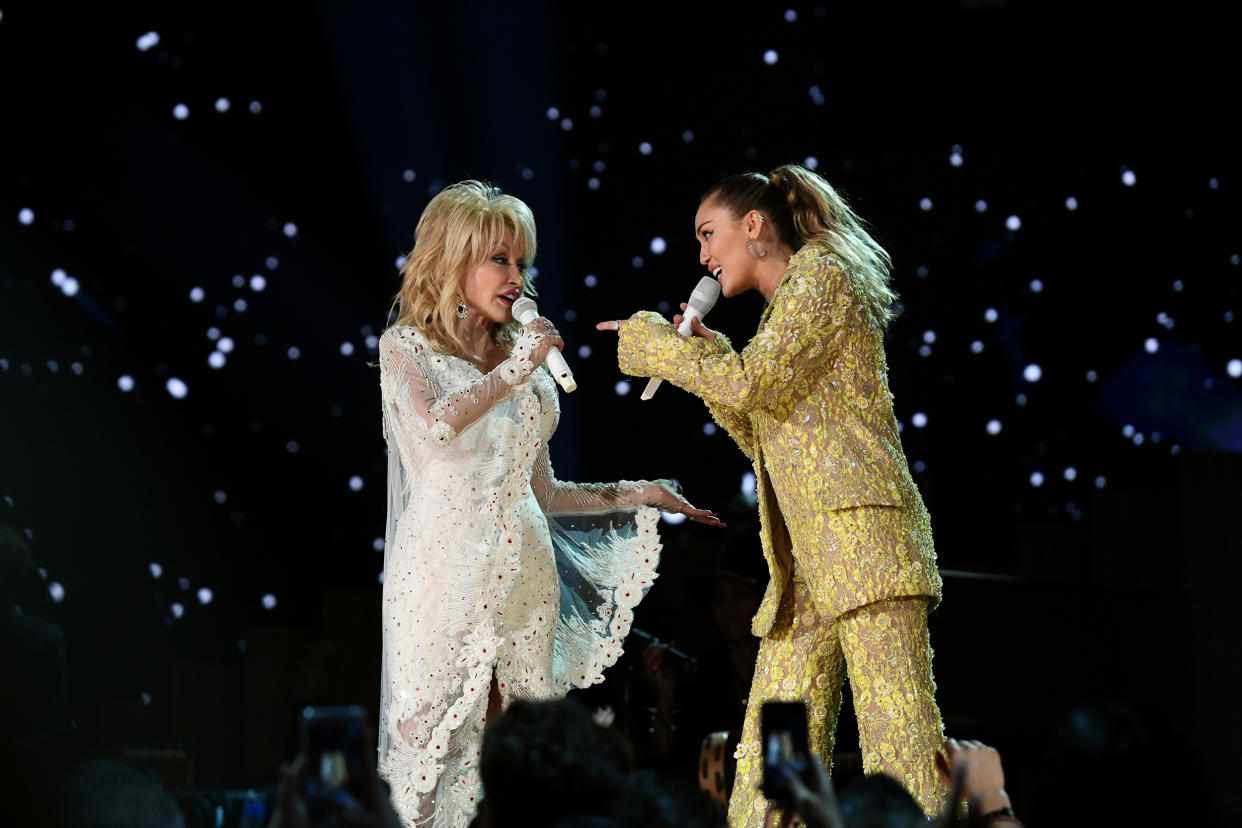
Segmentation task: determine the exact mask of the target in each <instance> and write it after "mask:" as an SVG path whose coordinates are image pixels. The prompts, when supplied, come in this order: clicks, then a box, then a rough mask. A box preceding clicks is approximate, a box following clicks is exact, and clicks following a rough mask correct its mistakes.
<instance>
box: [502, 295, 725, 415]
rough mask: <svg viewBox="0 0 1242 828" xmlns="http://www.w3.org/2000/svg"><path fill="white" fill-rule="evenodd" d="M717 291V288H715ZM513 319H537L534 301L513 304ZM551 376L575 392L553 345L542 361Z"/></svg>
mask: <svg viewBox="0 0 1242 828" xmlns="http://www.w3.org/2000/svg"><path fill="white" fill-rule="evenodd" d="M717 289H719V288H717ZM513 318H514V319H516V320H517V321H518V322H521V323H522V324H523V325H525V324H527V323H529V322H532V321H533V320H535V319H538V318H539V308H538V307H537V306H536V305H535V300H534V299H531V298H530V297H529V296H523V297H522V298H520V299H518V300H517V301H516V302H514V303H513ZM544 362H546V363H547V365H548V368H549V370H551V371H552V376H554V377H556V381H557V383H559V384H560V386H561V388H564V389H565V393H567V394H568V393H569V392H570V391H573V390H575V389H576V388H577V387H578V383H576V382H574V375H573V372H571V371H570V370H569V366H568V365H567V364H566V363H565V357H564V356H562V355H561V349H560V348H558V347H556V346H555V345H553V346H552V347H551V348H549V349H548V356H547V357H546V358H545V359H544Z"/></svg>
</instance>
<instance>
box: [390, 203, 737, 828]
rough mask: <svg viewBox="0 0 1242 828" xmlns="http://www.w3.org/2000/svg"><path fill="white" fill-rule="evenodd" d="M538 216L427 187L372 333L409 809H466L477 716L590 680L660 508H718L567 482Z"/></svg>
mask: <svg viewBox="0 0 1242 828" xmlns="http://www.w3.org/2000/svg"><path fill="white" fill-rule="evenodd" d="M534 255H535V222H534V217H533V216H532V215H531V212H530V209H529V208H528V207H527V206H526V205H525V204H524V203H522V202H521V201H520V200H519V199H517V198H515V197H513V196H510V195H505V194H504V193H502V192H501V191H500V190H498V189H496V188H494V187H491V186H489V185H486V184H482V183H480V182H477V181H464V182H461V183H459V184H455V185H453V186H451V187H448V188H447V189H445V190H444V191H442V192H441V193H440V194H439V195H437V196H436V197H435V198H433V199H432V200H431V203H430V204H428V205H427V208H426V210H425V211H424V212H423V215H422V217H421V218H420V219H419V222H418V227H417V228H416V230H415V234H414V249H413V251H412V252H411V253H410V255H409V256H408V257H407V258H406V262H405V264H404V266H403V267H402V275H403V281H402V286H401V290H400V292H399V293H398V295H397V298H396V301H395V303H394V306H395V308H396V309H397V319H396V322H395V324H394V325H393V326H392V327H390V328H389V329H388V330H386V331H385V332H384V334H383V336H382V337H380V386H381V390H382V396H383V417H384V435H385V437H386V439H387V441H388V458H389V480H388V489H389V501H388V526H387V532H386V537H385V540H386V541H387V551H386V557H385V565H384V593H383V602H384V604H383V636H384V669H383V676H382V687H383V697H382V698H381V706H380V734H379V750H380V756H379V767H380V772H381V774H382V775H383V776H384V777H385V779H387V780H388V783H389V784H390V786H391V788H392V800H393V804H394V806H395V807H396V809H397V812H398V813H399V814H400V815H401V817H402V820H403V821H404V822H405V823H406V824H407V825H411V826H413V825H420V826H422V825H430V826H435V827H436V828H440V826H464V825H466V824H467V823H468V822H469V821H470V819H471V817H472V816H473V815H474V812H475V809H476V807H477V804H478V799H479V797H480V794H481V792H480V790H479V773H478V765H479V752H480V747H481V744H482V739H483V727H484V723H485V721H486V720H487V718H488V716H490V715H492V714H494V713H496V712H497V711H499V710H500V709H501V708H502V707H503V706H504V705H506V704H507V703H508V702H510V701H511V700H513V699H518V698H524V699H545V698H552V697H557V696H561V695H564V694H565V693H566V692H567V691H568V690H569V689H571V688H573V687H586V686H589V685H591V684H594V683H597V682H600V681H603V675H602V673H603V670H604V668H606V667H608V666H610V665H611V664H613V663H614V662H615V661H616V660H617V657H618V656H620V655H621V652H622V649H621V644H622V641H623V640H624V638H625V636H626V634H627V633H628V632H629V629H630V624H631V623H632V621H633V617H634V616H633V608H634V606H635V605H636V604H637V603H638V602H639V600H640V599H641V598H642V596H643V595H644V593H645V592H646V590H647V589H648V588H649V587H650V586H651V583H652V581H653V580H654V579H655V577H656V572H655V567H656V563H657V561H658V559H659V552H660V542H659V536H658V534H657V532H656V521H657V517H658V514H659V512H658V510H659V509H663V510H666V511H675V512H682V513H684V514H686V515H687V516H689V517H690V518H692V519H694V520H697V521H700V522H703V523H708V524H712V525H723V524H721V523H720V522H719V521H718V520H717V519H716V516H715V515H714V514H713V513H711V512H708V511H704V510H699V509H695V508H694V507H692V506H691V505H690V504H689V503H687V502H686V500H685V499H684V498H683V497H682V496H681V493H680V490H679V488H678V487H677V486H676V484H674V483H672V482H671V481H663V480H661V481H639V482H630V481H621V482H618V483H611V484H575V483H565V482H562V481H559V480H557V479H556V478H555V476H554V475H553V472H552V466H551V464H550V462H549V456H548V440H549V438H550V437H551V436H552V432H553V431H554V430H555V429H556V424H557V420H558V418H559V416H560V410H559V402H558V399H557V393H556V386H555V384H554V382H553V379H552V377H551V375H550V374H549V373H548V372H547V371H546V370H537V368H538V366H539V365H541V364H542V363H543V361H544V358H545V357H546V356H547V353H548V349H549V348H550V347H551V346H553V345H556V346H557V347H562V346H563V342H562V340H561V338H560V336H559V334H558V333H557V331H556V328H555V327H554V326H553V325H552V323H551V322H549V321H548V320H547V319H544V318H542V317H541V318H539V319H537V320H535V321H533V322H531V323H529V324H527V325H525V326H520V325H519V324H518V323H517V322H516V321H514V319H513V313H512V310H511V308H512V305H513V302H514V300H516V299H517V298H519V297H520V296H521V295H523V294H524V293H528V294H529V293H534V290H533V288H532V286H531V284H530V281H529V275H528V273H527V267H528V265H529V263H530V261H531V260H532V259H533V258H534Z"/></svg>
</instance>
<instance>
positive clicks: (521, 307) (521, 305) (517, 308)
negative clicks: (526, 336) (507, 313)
mask: <svg viewBox="0 0 1242 828" xmlns="http://www.w3.org/2000/svg"><path fill="white" fill-rule="evenodd" d="M527 314H532V315H534V316H538V315H539V308H538V307H537V306H536V305H535V300H534V299H531V298H530V297H529V296H522V297H519V298H518V300H517V301H516V302H514V303H513V318H514V319H516V320H517V321H519V322H522V317H523V316H526V315H527Z"/></svg>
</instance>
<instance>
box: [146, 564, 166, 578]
mask: <svg viewBox="0 0 1242 828" xmlns="http://www.w3.org/2000/svg"><path fill="white" fill-rule="evenodd" d="M148 569H150V570H151V577H152V578H156V579H158V578H159V577H160V576H161V575H163V574H164V567H162V566H160V565H159V564H158V563H155V562H154V561H153V562H152V563H151V566H149V567H148Z"/></svg>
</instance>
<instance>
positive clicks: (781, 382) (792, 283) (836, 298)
mask: <svg viewBox="0 0 1242 828" xmlns="http://www.w3.org/2000/svg"><path fill="white" fill-rule="evenodd" d="M790 271H791V272H790V273H789V274H787V275H786V277H785V279H784V280H783V281H782V283H781V286H780V287H779V288H777V290H776V294H775V295H774V296H773V299H772V304H771V305H769V306H768V310H767V311H766V312H765V315H764V321H763V323H762V324H761V327H760V329H759V333H757V334H756V335H755V338H754V339H752V340H751V341H750V343H749V344H748V345H747V346H746V347H745V348H744V349H743V350H742V352H741V353H740V354H738V353H736V352H735V351H732V350H727V351H726V350H723V349H720V348H717V347H713V346H712V345H710V344H709V343H708V342H707V341H706V340H704V339H701V338H698V337H692V338H690V339H684V338H682V337H680V336H678V335H677V331H676V330H675V329H674V328H673V326H672V325H670V324H669V323H668V322H667V321H665V319H664V318H663V317H661V316H660V315H659V314H654V313H648V312H640V313H637V314H635V315H634V316H633V317H632V318H631V319H630V320H629V322H628V323H627V324H626V325H625V327H624V328H622V330H621V336H620V344H619V346H618V348H617V357H618V361H619V363H620V366H621V370H622V371H624V372H625V373H627V374H631V375H634V376H643V377H659V378H661V379H663V380H666V381H668V382H671V383H673V384H674V385H676V386H678V387H679V388H684V389H685V390H687V391H689V392H690V393H692V394H694V395H695V396H697V397H699V398H701V399H702V400H704V401H705V402H706V403H707V404H708V405H709V406H712V407H718V408H728V409H733V410H735V411H738V412H742V413H746V412H750V411H753V410H755V409H758V408H763V407H766V405H767V404H768V403H769V402H770V401H771V400H773V399H774V398H776V397H777V396H779V395H780V394H782V393H785V392H786V391H787V390H788V389H789V387H790V385H791V384H792V383H794V382H795V381H796V378H797V377H799V376H800V375H803V374H805V373H807V372H813V371H814V370H815V369H816V368H817V367H818V366H819V365H821V364H823V363H824V362H826V361H827V360H829V359H830V358H831V357H832V356H833V354H835V353H836V351H837V350H839V340H840V338H841V337H842V336H843V335H844V333H845V330H846V328H845V325H844V321H845V319H846V318H847V316H848V314H849V312H850V310H851V309H852V307H853V302H854V294H853V290H852V289H851V287H850V285H849V278H848V276H847V275H846V274H845V273H844V272H843V271H842V270H841V269H840V267H839V266H838V265H837V263H836V262H835V261H834V260H833V259H832V258H831V257H830V256H828V255H826V254H823V253H820V252H819V251H811V252H809V253H808V255H805V256H801V255H798V256H795V257H794V261H792V262H791V263H790Z"/></svg>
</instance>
